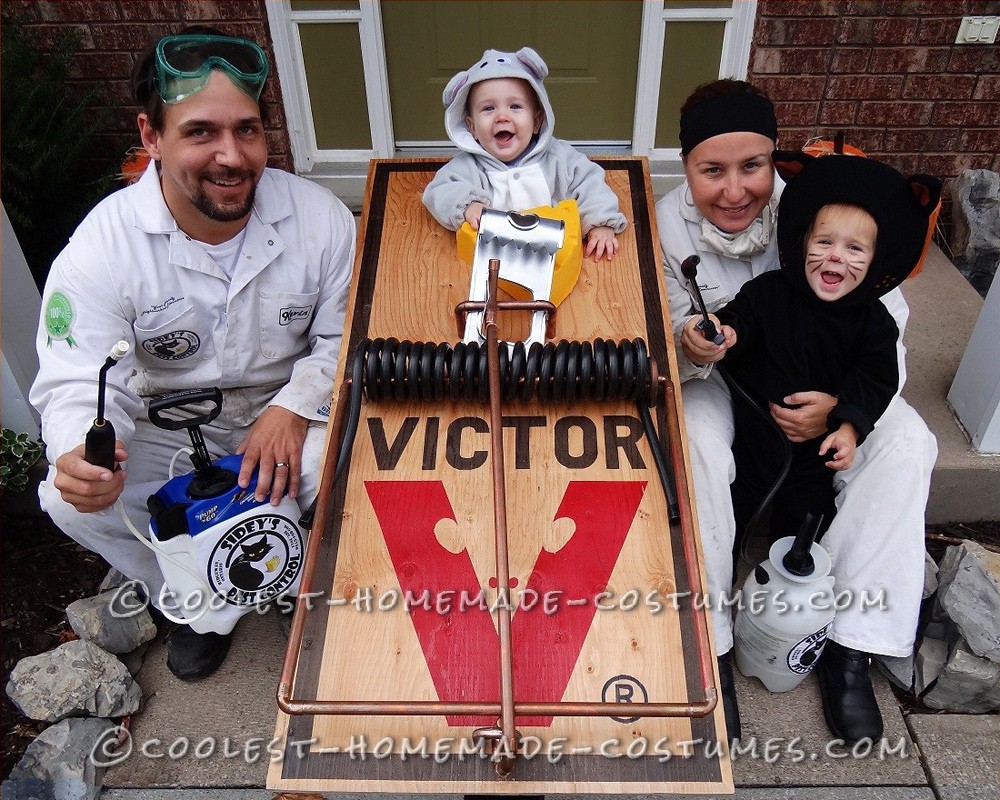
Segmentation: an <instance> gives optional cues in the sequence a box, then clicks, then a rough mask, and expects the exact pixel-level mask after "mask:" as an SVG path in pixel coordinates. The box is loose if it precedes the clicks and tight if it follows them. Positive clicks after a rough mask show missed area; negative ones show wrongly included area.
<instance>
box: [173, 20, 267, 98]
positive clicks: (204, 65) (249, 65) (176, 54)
mask: <svg viewBox="0 0 1000 800" xmlns="http://www.w3.org/2000/svg"><path fill="white" fill-rule="evenodd" d="M213 69H221V70H222V71H223V72H225V73H226V75H228V76H229V79H230V80H232V82H233V83H234V84H236V86H237V87H239V88H240V89H241V90H242V91H244V92H246V93H247V94H248V95H250V97H252V98H253V99H254V100H259V99H260V93H261V92H262V91H263V90H264V81H265V80H266V79H267V54H266V53H265V52H264V51H263V49H261V47H260V46H259V45H258V44H256V43H254V42H251V41H249V40H248V39H238V38H236V37H234V36H214V35H209V34H200V33H199V34H184V33H182V34H177V35H176V36H165V37H164V38H162V39H160V41H159V42H158V43H157V45H156V91H157V94H159V95H160V97H161V98H162V99H163V102H164V103H179V102H180V101H181V100H183V99H185V98H186V97H190V96H191V95H193V94H195V93H196V92H199V91H201V90H202V89H204V88H205V86H206V85H207V84H208V79H209V77H210V76H211V73H212V70H213Z"/></svg>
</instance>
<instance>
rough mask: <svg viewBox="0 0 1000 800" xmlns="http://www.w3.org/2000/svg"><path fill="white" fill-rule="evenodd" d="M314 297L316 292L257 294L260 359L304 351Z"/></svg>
mask: <svg viewBox="0 0 1000 800" xmlns="http://www.w3.org/2000/svg"><path fill="white" fill-rule="evenodd" d="M318 298H319V291H315V292H306V293H300V294H295V293H291V292H261V293H260V311H261V320H260V352H261V354H262V355H263V356H264V358H273V359H279V358H288V357H290V356H295V355H298V354H299V353H301V352H302V351H303V350H305V348H306V347H307V346H308V344H309V343H308V341H307V340H306V338H305V337H306V334H307V333H308V331H309V325H310V324H311V323H312V317H313V312H314V311H315V310H316V300H317V299H318Z"/></svg>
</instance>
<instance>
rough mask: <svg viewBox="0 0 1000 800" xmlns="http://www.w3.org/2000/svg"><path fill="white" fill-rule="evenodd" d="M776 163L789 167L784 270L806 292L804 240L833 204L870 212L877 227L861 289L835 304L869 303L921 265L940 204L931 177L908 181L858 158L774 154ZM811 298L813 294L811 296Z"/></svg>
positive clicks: (783, 203) (781, 218)
mask: <svg viewBox="0 0 1000 800" xmlns="http://www.w3.org/2000/svg"><path fill="white" fill-rule="evenodd" d="M774 157H775V161H776V163H777V162H778V161H779V159H780V160H781V162H782V163H791V164H793V165H796V166H797V171H796V172H795V173H794V174H790V176H789V177H787V178H785V176H784V175H782V177H783V178H785V180H786V186H785V189H784V191H783V192H782V194H781V200H780V202H779V204H778V250H779V253H780V255H781V268H782V269H783V270H785V272H786V274H787V275H788V277H789V278H790V279H791V280H792V281H793V282H794V283H795V285H797V286H800V287H804V288H805V290H807V291H808V284H806V282H805V252H804V247H805V240H806V237H807V234H808V231H809V228H810V226H811V225H812V222H813V219H815V217H816V213H817V212H818V211H819V210H820V209H821V208H822V207H823V206H826V205H830V204H831V203H847V204H850V205H854V206H859V207H860V208H862V209H864V210H865V211H867V212H868V213H869V214H870V215H871V216H872V217H873V218H874V219H875V223H876V224H877V225H878V237H877V240H876V245H875V255H874V257H873V259H872V264H871V266H870V267H869V268H868V274H867V275H866V276H865V278H864V280H863V281H862V283H861V285H860V286H859V287H857V288H856V289H855V290H854V291H852V292H851V293H850V294H848V295H846V296H844V297H842V298H840V300H837V301H836V302H837V303H843V304H845V305H855V304H860V303H865V302H868V301H869V300H870V299H871V298H872V297H873V296H881V295H883V294H885V293H886V292H889V291H891V290H892V289H895V288H896V287H897V286H899V284H901V283H902V282H903V281H904V280H905V279H906V277H907V276H908V275H909V274H910V273H911V272H912V271H913V270H914V269H915V268H916V267H917V266H918V265H919V263H920V262H921V259H922V258H923V254H924V252H925V249H926V246H925V245H926V244H927V242H928V228H929V226H931V225H932V215H934V214H935V209H936V208H937V206H938V204H939V203H940V197H941V182H940V181H939V180H938V179H937V178H933V177H931V176H929V175H915V176H913V177H911V178H904V177H903V176H902V175H901V174H900V173H899V172H897V171H896V170H895V169H893V168H892V167H890V166H888V165H887V164H882V163H880V162H878V161H874V160H873V159H870V158H865V157H863V156H856V155H840V154H829V155H823V156H819V157H815V158H810V157H809V156H808V155H806V157H805V159H803V158H798V157H791V154H785V153H779V152H776V153H775V155H774ZM810 294H811V292H810Z"/></svg>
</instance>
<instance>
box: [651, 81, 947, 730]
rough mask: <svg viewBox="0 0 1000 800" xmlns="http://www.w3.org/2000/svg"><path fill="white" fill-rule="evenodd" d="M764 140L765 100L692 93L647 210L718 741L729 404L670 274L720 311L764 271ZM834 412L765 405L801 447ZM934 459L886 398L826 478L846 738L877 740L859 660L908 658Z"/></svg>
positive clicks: (930, 443) (704, 90)
mask: <svg viewBox="0 0 1000 800" xmlns="http://www.w3.org/2000/svg"><path fill="white" fill-rule="evenodd" d="M777 135H778V129H777V121H776V118H775V114H774V108H773V106H772V104H771V101H770V100H769V99H768V98H767V97H766V96H765V95H764V94H763V93H762V92H760V91H759V90H758V89H756V88H755V87H753V86H752V85H750V84H748V83H745V82H743V81H734V80H728V79H727V80H719V81H714V82H712V83H709V84H706V85H704V86H701V87H699V88H698V89H696V90H695V92H694V93H693V94H692V95H691V96H690V97H689V98H688V99H687V101H686V102H685V104H684V106H683V107H682V109H681V124H680V139H681V153H682V159H683V162H684V174H685V178H686V180H685V182H684V183H683V184H682V185H681V186H679V187H677V188H676V189H674V190H673V191H671V192H670V193H668V194H667V195H666V196H664V197H663V198H662V199H661V200H660V201H659V202H658V203H657V206H656V218H657V225H658V227H659V235H660V243H661V245H662V248H663V254H664V260H665V265H666V283H667V293H668V295H669V303H670V318H671V322H672V325H673V330H674V336H675V342H676V344H677V358H678V362H679V369H680V373H681V375H680V377H681V381H682V382H683V384H682V392H683V404H684V419H685V423H686V426H687V434H688V445H689V448H690V455H691V464H692V469H693V480H694V490H695V496H696V505H697V511H698V521H699V526H700V533H701V541H702V547H703V551H704V557H705V570H706V573H707V577H708V591H709V592H710V594H711V599H712V609H713V610H712V621H713V628H714V632H715V643H716V648H717V652H718V653H719V654H720V655H719V668H720V675H721V681H722V690H723V701H724V704H725V709H726V722H727V725H728V727H729V735H730V737H731V738H739V736H740V717H739V710H738V707H737V704H736V695H735V691H734V687H733V682H732V666H731V664H730V651H731V649H732V647H733V621H732V613H731V609H730V607H729V606H727V605H726V604H725V603H720V602H719V598H720V596H730V595H731V594H732V583H733V555H732V554H733V546H734V543H735V541H736V537H737V531H736V530H735V521H734V518H733V508H732V501H731V498H730V490H729V485H730V483H731V482H732V480H733V477H734V474H735V465H734V462H733V455H732V451H731V447H732V442H733V412H732V403H733V402H734V400H733V399H732V398H731V397H730V392H729V389H728V387H727V386H726V384H725V382H724V381H723V380H722V377H721V376H720V374H719V373H718V371H717V370H715V369H713V362H715V361H718V360H719V359H720V358H721V357H722V355H723V353H724V345H722V346H719V345H714V344H712V343H711V342H709V341H707V340H706V339H705V338H704V337H703V336H702V334H701V332H700V331H698V330H696V329H695V327H694V326H695V324H696V323H697V321H698V319H700V317H699V316H696V314H697V312H698V307H697V304H696V301H695V298H694V293H693V289H692V288H691V287H690V286H689V283H688V281H687V279H686V278H685V277H684V276H683V274H682V273H681V267H680V265H681V262H682V261H683V260H684V259H685V258H687V257H688V256H690V255H697V256H698V257H699V258H700V263H699V265H698V275H697V281H698V284H699V285H700V287H701V292H702V295H703V296H704V299H705V303H706V305H707V307H708V310H709V311H710V312H711V311H714V310H716V309H718V308H720V307H721V306H723V305H724V304H725V303H727V302H728V301H729V300H731V299H732V298H733V296H734V295H735V294H736V293H737V291H739V289H740V287H741V286H742V285H743V283H744V282H745V281H747V280H749V279H750V278H752V277H755V276H757V275H759V274H761V273H762V272H766V271H768V270H772V269H777V267H778V251H777V237H776V236H775V231H774V227H775V209H776V207H777V194H776V193H775V179H774V168H773V165H772V162H771V152H772V150H773V149H774V147H775V144H776V140H777ZM882 302H884V303H885V305H886V307H887V308H888V309H889V311H890V313H891V314H892V316H893V318H894V319H895V320H896V324H897V325H898V327H899V331H900V341H899V342H898V345H897V351H898V354H899V375H900V381H899V383H900V386H902V385H903V382H904V381H905V378H906V371H905V365H904V355H905V348H904V347H903V344H902V336H903V330H904V328H905V325H906V320H907V317H908V315H909V309H908V308H907V305H906V301H905V300H904V299H903V296H902V293H901V292H900V290H899V289H895V290H893V291H891V292H889V293H888V294H886V295H885V296H884V297H883V298H882ZM682 342H684V343H686V344H687V345H688V346H689V347H690V348H693V350H694V351H697V352H698V353H699V356H700V357H699V359H698V360H699V361H700V362H701V363H702V364H703V365H704V366H698V365H696V364H694V363H692V362H691V361H690V360H688V359H687V358H686V357H685V355H684V353H683V350H682V346H681V345H682ZM735 402H742V401H740V400H739V399H737V400H735ZM834 402H835V398H833V397H832V396H830V395H825V394H822V393H819V392H814V391H810V387H809V386H803V387H801V389H800V390H799V391H797V392H796V393H795V394H793V395H791V396H789V397H787V398H785V403H786V405H787V406H789V407H786V408H782V407H779V406H774V405H772V408H771V411H772V416H773V417H774V418H775V420H776V421H777V422H778V424H779V425H780V426H781V428H782V430H783V431H784V432H785V434H786V435H787V436H788V438H789V439H791V440H792V441H803V440H806V439H809V438H812V437H814V436H817V435H819V434H820V433H821V432H823V431H824V430H826V415H827V413H828V412H829V411H830V409H831V408H832V407H833V404H834ZM776 435H777V434H776ZM936 457H937V443H936V441H935V439H934V436H933V435H932V434H931V432H930V431H929V430H928V428H927V426H926V425H925V424H924V422H923V420H922V419H921V418H920V417H919V416H918V414H917V413H916V412H915V411H914V410H913V409H912V408H911V407H910V406H909V405H907V403H906V401H905V400H903V399H902V398H901V397H899V395H898V393H897V395H896V397H895V398H894V399H893V401H892V402H891V404H890V405H889V408H888V410H887V411H886V412H885V414H884V415H883V416H882V418H881V419H880V420H879V422H878V424H877V425H876V427H875V430H874V431H873V433H872V434H871V436H870V437H869V438H868V439H867V441H866V442H865V444H864V446H863V447H861V448H859V450H858V453H857V458H856V459H855V462H854V465H853V466H852V467H851V468H850V469H849V470H846V471H844V472H838V473H836V476H837V478H836V479H837V483H836V488H837V490H838V494H837V500H836V504H837V515H836V517H835V519H834V521H833V524H832V525H831V527H830V529H829V530H828V531H827V533H826V534H825V535H824V537H823V539H822V542H821V544H822V546H823V547H824V548H825V549H826V550H827V552H828V553H829V554H830V556H831V559H832V562H833V575H834V578H835V581H836V583H835V587H834V590H835V592H836V593H838V594H839V593H843V592H845V591H846V592H849V593H851V594H850V595H849V596H850V597H851V598H852V599H851V602H849V603H847V602H846V600H845V602H844V605H845V606H846V607H845V608H843V610H839V611H838V612H837V615H836V618H835V620H834V623H833V629H832V631H831V632H830V637H829V641H828V642H827V645H826V648H825V650H824V652H823V655H822V657H821V658H820V661H819V664H818V665H817V673H818V677H819V682H820V687H821V694H822V699H823V709H824V713H825V716H826V721H827V724H828V726H829V727H830V729H831V731H832V732H833V734H834V735H835V736H837V737H838V738H841V739H844V740H845V741H849V742H853V741H858V740H861V739H864V738H866V737H870V738H872V739H877V738H879V737H880V736H881V735H882V717H881V714H880V712H879V708H878V704H877V702H876V700H875V696H874V693H873V690H872V684H871V677H870V660H871V659H870V656H871V655H872V654H880V655H886V656H897V657H898V656H907V655H909V654H910V652H911V651H912V648H913V642H914V636H915V632H916V623H917V616H918V613H919V608H920V600H921V592H922V588H923V559H924V556H923V553H924V545H923V542H924V508H925V506H926V502H927V495H928V491H929V486H930V475H931V469H932V467H933V465H934V460H935V458H936ZM740 533H742V532H740ZM792 533H794V531H790V532H779V534H780V535H790V534H792ZM863 593H866V596H867V597H868V598H874V597H881V602H879V603H877V604H876V605H874V606H865V605H864V604H863V603H862V595H863ZM880 593H881V595H880ZM843 597H844V598H846V597H848V595H846V594H845V595H843Z"/></svg>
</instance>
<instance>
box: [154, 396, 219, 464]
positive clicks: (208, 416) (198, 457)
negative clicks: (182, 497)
mask: <svg viewBox="0 0 1000 800" xmlns="http://www.w3.org/2000/svg"><path fill="white" fill-rule="evenodd" d="M204 403H209V404H211V405H210V407H209V409H208V411H206V412H204V413H202V414H193V413H191V409H186V410H187V412H188V416H186V417H182V418H174V417H166V416H164V412H165V411H168V410H170V409H174V408H182V409H183V408H186V407H187V406H192V405H196V404H204ZM221 411H222V390H221V389H219V388H218V387H217V386H216V387H212V388H210V389H184V390H183V391H180V392H170V393H169V394H161V395H159V396H158V397H154V398H153V399H152V400H150V401H149V421H150V422H152V423H153V424H154V425H156V426H157V427H158V428H163V429H164V430H167V431H177V430H181V429H183V428H186V429H187V432H188V435H189V436H190V437H191V446H192V447H193V448H194V455H192V456H191V461H192V462H193V463H194V468H195V471H197V472H204V471H206V470H209V469H211V467H212V457H211V456H210V455H209V453H208V447H207V445H206V444H205V438H204V437H203V436H202V435H201V429H200V428H199V427H198V426H199V425H207V424H208V423H210V422H211V421H212V420H214V419H215V418H216V417H217V416H219V413H220V412H221Z"/></svg>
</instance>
